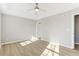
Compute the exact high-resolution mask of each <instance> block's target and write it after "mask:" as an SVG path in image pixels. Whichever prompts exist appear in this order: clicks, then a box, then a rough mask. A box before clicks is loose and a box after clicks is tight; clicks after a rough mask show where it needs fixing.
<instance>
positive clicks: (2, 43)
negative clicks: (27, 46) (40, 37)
mask: <svg viewBox="0 0 79 59" xmlns="http://www.w3.org/2000/svg"><path fill="white" fill-rule="evenodd" d="M23 41H26V40H18V41H12V42H4V43H1V45H5V44H11V43H17V42H23Z"/></svg>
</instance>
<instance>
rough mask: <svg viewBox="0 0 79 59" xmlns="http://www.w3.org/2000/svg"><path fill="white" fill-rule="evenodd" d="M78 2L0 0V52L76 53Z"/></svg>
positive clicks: (17, 54) (52, 54) (10, 54)
mask: <svg viewBox="0 0 79 59" xmlns="http://www.w3.org/2000/svg"><path fill="white" fill-rule="evenodd" d="M78 32H79V4H78V3H0V56H79V33H78Z"/></svg>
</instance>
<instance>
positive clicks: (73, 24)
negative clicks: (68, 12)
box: [72, 12, 79, 49]
mask: <svg viewBox="0 0 79 59" xmlns="http://www.w3.org/2000/svg"><path fill="white" fill-rule="evenodd" d="M76 15H79V12H78V13H75V14H72V48H73V49H75V16H76Z"/></svg>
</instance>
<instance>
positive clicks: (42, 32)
mask: <svg viewBox="0 0 79 59" xmlns="http://www.w3.org/2000/svg"><path fill="white" fill-rule="evenodd" d="M76 14H79V8H76V9H73V10H70V11H68V12H64V13H61V14H57V15H54V16H49V17H47V18H43V19H40V20H39V21H38V23H39V22H41V24H38V25H37V27H38V31H37V33H38V37H40V36H41V37H42V38H43V39H44V40H48V41H52V42H59V43H60V45H62V46H65V47H68V48H74V15H76Z"/></svg>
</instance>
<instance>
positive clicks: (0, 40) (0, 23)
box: [0, 14, 1, 46]
mask: <svg viewBox="0 0 79 59" xmlns="http://www.w3.org/2000/svg"><path fill="white" fill-rule="evenodd" d="M0 46H1V14H0Z"/></svg>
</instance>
